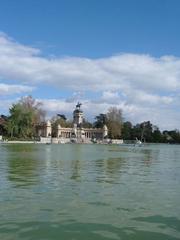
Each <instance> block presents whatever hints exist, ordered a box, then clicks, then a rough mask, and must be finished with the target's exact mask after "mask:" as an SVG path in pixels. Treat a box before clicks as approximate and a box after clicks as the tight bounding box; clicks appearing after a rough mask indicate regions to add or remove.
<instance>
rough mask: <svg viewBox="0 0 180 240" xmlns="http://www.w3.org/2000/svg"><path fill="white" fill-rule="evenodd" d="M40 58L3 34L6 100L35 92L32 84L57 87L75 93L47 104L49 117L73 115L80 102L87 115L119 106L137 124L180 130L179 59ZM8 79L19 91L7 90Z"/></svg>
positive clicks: (0, 54)
mask: <svg viewBox="0 0 180 240" xmlns="http://www.w3.org/2000/svg"><path fill="white" fill-rule="evenodd" d="M40 54H41V52H40V50H39V49H35V48H32V47H29V46H25V45H22V44H20V43H17V42H15V41H14V40H13V39H11V38H9V37H8V36H7V35H5V34H3V33H1V34H0V79H1V81H2V79H3V83H2V84H1V85H0V89H1V90H2V93H3V92H4V94H6V95H8V94H11V93H20V92H21V93H22V92H29V91H32V88H31V87H30V85H31V86H40V85H41V84H47V85H49V87H51V86H53V87H56V88H59V90H60V91H63V90H70V91H74V92H76V94H74V95H73V96H72V97H70V98H68V99H66V100H65V99H61V100H60V101H59V100H57V99H50V100H43V101H44V103H45V106H46V108H47V109H48V110H49V111H51V112H53V111H54V112H55V111H65V112H67V111H69V112H70V111H71V109H72V108H73V106H74V105H73V104H74V101H75V100H77V99H78V98H80V99H82V100H83V99H84V103H85V104H84V109H85V110H88V111H89V115H90V113H91V114H92V115H95V114H98V112H104V111H106V110H107V108H108V107H109V106H111V105H116V106H118V107H121V108H122V109H123V111H124V114H125V116H126V117H128V118H130V119H131V120H133V121H134V122H136V121H139V120H141V119H142V120H143V119H147V118H148V117H149V120H152V121H154V122H155V123H158V124H159V125H160V126H162V125H163V126H165V125H167V126H168V125H172V127H173V126H174V127H179V128H180V125H179V121H178V120H177V119H180V114H179V112H178V107H177V106H179V103H178V100H177V99H179V96H178V94H179V91H180V58H178V57H174V56H162V57H160V58H155V57H152V56H150V55H140V54H126V53H124V54H119V55H116V56H112V57H107V58H99V59H89V58H76V57H59V58H51V59H50V58H48V57H42V56H41V55H40ZM8 80H15V81H16V82H18V83H19V86H18V85H11V86H8V85H7V86H6V85H5V81H8ZM3 84H4V85H3ZM22 84H27V85H28V86H26V85H22ZM3 89H4V90H3ZM87 91H88V92H96V93H98V94H99V95H100V97H99V98H96V99H93V97H89V98H87V97H86V96H85V95H84V93H85V92H87ZM82 93H83V94H82ZM89 96H91V95H89ZM44 98H46V94H45V93H44ZM165 109H166V111H165ZM149 112H150V113H149ZM166 112H168V113H169V116H168V117H165V113H166ZM169 122H171V123H172V124H169ZM173 124H174V125H173Z"/></svg>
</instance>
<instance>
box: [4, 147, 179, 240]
mask: <svg viewBox="0 0 180 240" xmlns="http://www.w3.org/2000/svg"><path fill="white" fill-rule="evenodd" d="M179 156H180V147H179V146H175V145H174V146H170V145H147V146H145V147H141V148H136V147H123V146H111V145H76V144H72V145H68V144H67V145H38V144H37V145H33V144H32V145H31V144H26V145H23V144H21V145H10V144H2V145H0V239H3V240H9V239H13V240H16V239H17V240H18V239H23V240H26V239H28V240H29V239H32V240H36V239H40V240H41V239H47V240H51V239H53V240H54V239H77V240H79V239H95V240H96V239H98V240H99V239H126V240H128V239H131V240H133V239H134V240H139V239H158V240H159V239H163V240H164V239H170V240H175V239H180V217H179V216H180V205H179V199H180V188H179V183H180V174H179V172H180V161H179Z"/></svg>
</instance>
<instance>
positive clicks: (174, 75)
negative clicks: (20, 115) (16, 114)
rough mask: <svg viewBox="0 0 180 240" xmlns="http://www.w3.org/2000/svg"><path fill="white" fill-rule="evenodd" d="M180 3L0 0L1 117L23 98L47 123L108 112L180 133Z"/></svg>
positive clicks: (156, 0) (91, 117) (170, 0)
mask: <svg viewBox="0 0 180 240" xmlns="http://www.w3.org/2000/svg"><path fill="white" fill-rule="evenodd" d="M179 43H180V1H178V0H151V1H148V0H30V1H29V0H16V1H12V0H0V114H8V109H9V107H10V106H11V105H12V104H13V103H16V102H17V101H18V100H19V99H20V98H21V97H23V96H27V95H32V97H33V98H35V99H37V101H41V102H42V103H43V108H44V109H45V110H46V112H47V118H50V117H51V116H53V115H56V114H57V113H61V114H65V115H66V116H68V117H69V118H72V111H73V109H74V107H75V105H76V103H77V102H78V101H80V102H81V103H82V104H83V105H82V108H83V110H84V114H85V117H86V119H88V120H89V121H93V120H94V117H95V116H96V115H98V114H99V113H106V112H107V110H108V109H109V108H110V107H112V106H115V107H118V108H120V109H122V111H123V116H124V120H125V121H131V122H132V123H133V124H136V123H140V122H143V121H148V120H150V121H151V122H152V123H153V124H155V125H157V126H158V127H159V128H160V129H162V130H164V129H180V44H179Z"/></svg>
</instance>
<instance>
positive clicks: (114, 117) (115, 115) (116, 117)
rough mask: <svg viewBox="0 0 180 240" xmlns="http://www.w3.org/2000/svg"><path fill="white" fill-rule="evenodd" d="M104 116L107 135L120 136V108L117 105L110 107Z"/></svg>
mask: <svg viewBox="0 0 180 240" xmlns="http://www.w3.org/2000/svg"><path fill="white" fill-rule="evenodd" d="M106 117H107V127H108V132H109V133H108V135H109V137H110V138H121V134H122V124H123V117H122V110H121V109H119V108H117V107H110V108H109V109H108V112H107V114H106Z"/></svg>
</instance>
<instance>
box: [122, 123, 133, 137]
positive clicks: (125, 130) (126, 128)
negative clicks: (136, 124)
mask: <svg viewBox="0 0 180 240" xmlns="http://www.w3.org/2000/svg"><path fill="white" fill-rule="evenodd" d="M132 129H133V126H132V123H131V122H128V121H127V122H124V123H123V126H122V138H123V139H124V140H132Z"/></svg>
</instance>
